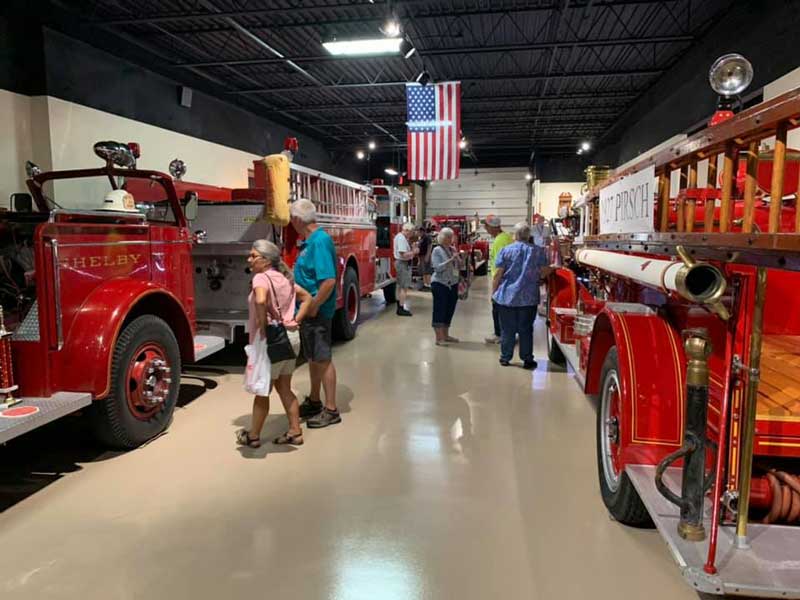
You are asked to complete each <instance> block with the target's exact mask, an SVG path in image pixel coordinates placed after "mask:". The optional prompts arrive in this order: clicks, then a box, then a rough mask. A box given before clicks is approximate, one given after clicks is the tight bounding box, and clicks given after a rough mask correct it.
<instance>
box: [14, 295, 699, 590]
mask: <svg viewBox="0 0 800 600" xmlns="http://www.w3.org/2000/svg"><path fill="white" fill-rule="evenodd" d="M484 285H485V284H484V282H483V281H481V280H479V283H478V284H477V286H476V288H475V289H473V293H472V296H471V298H470V299H469V300H468V301H466V302H463V303H460V304H459V306H458V309H457V312H456V316H455V320H454V328H453V333H454V334H455V335H457V336H459V337H460V338H461V339H462V340H463V341H462V343H461V344H459V345H457V346H453V347H450V348H441V347H437V346H435V345H434V344H433V339H432V337H433V336H432V334H431V330H430V328H429V325H430V305H431V299H430V296H429V295H426V294H422V293H415V294H414V296H413V298H412V306H413V309H414V311H415V316H414V317H413V318H411V319H407V318H405V319H404V318H399V317H396V316H395V315H394V314H393V312H391V311H388V310H385V309H384V308H383V300H382V296H381V294H380V293H378V294H376V297H375V298H373V299H370V300H367V301H365V305H364V306H365V313H367V314H366V315H365V321H364V323H363V324H362V326H361V328H360V329H359V333H358V337H357V338H356V339H355V340H354V341H352V342H349V343H347V344H343V345H341V346H338V347H337V348H336V351H335V361H336V365H337V368H338V372H339V388H338V393H339V398H340V406H341V408H342V411H343V418H344V421H343V423H342V424H341V425H337V426H335V427H331V428H329V429H325V430H314V431H307V432H306V444H305V446H303V447H301V448H298V449H291V448H286V447H282V448H279V447H275V446H273V445H271V444H265V445H264V446H262V447H261V448H260V449H258V450H250V449H240V448H237V447H236V445H235V444H234V432H235V430H236V429H237V428H239V427H240V426H242V425H244V424H245V423H246V422H247V421H248V418H249V417H248V415H249V411H250V398H249V397H248V396H247V395H246V394H245V393H244V392H243V391H242V388H241V380H242V377H241V367H240V366H239V364H240V360H239V355H238V353H232V352H228V353H227V354H223V355H221V356H218V357H211V358H210V359H208V360H207V361H206V364H204V365H203V366H202V367H198V368H191V369H189V372H188V373H187V374H186V375H185V377H184V386H183V390H182V397H181V403H182V404H183V407H182V408H180V409H179V410H178V411H177V413H176V416H175V421H174V423H173V424H172V427H171V428H170V430H169V431H168V433H167V434H166V435H164V436H162V437H160V438H158V439H156V440H154V441H153V442H151V443H150V444H148V445H147V446H145V447H143V448H141V449H139V450H136V451H134V452H129V453H127V454H112V453H103V452H102V450H100V449H98V448H96V447H95V446H93V445H92V444H91V443H88V442H85V441H84V439H85V438H84V435H83V434H84V432H83V429H82V425H81V422H80V420H79V419H66V420H64V421H62V422H59V423H56V424H54V425H53V426H50V427H48V428H46V429H45V430H43V431H38V432H34V433H32V434H29V435H28V436H25V437H23V438H20V439H18V440H15V441H14V442H12V443H11V444H9V445H8V446H7V447H5V448H2V449H0V498H2V502H3V504H2V507H3V508H4V510H3V512H2V513H0V549H1V550H2V556H1V557H0V598H3V599H4V600H12V599H18V598H19V599H22V598H24V599H26V600H39V599H42V600H44V599H49V598H58V599H78V598H80V599H86V600H89V599H95V598H96V599H102V600H109V599H139V598H142V599H149V600H152V599H160V598H175V599H183V598H186V599H189V598H191V599H214V600H216V599H220V598H289V599H292V600H304V599H309V600H311V599H336V600H356V599H358V600H360V599H362V598H363V599H365V600H395V599H396V600H413V599H421V598H426V599H427V598H430V599H437V600H438V599H454V600H455V599H465V600H466V599H470V600H472V599H474V600H485V599H490V598H504V599H509V600H516V599H525V600H529V599H538V598H542V599H556V598H557V599H573V598H574V599H586V598H613V599H615V600H618V599H628V598H631V599H633V598H636V599H638V598H645V597H646V598H647V599H648V600H660V599H669V600H676V599H680V598H694V599H695V600H696V599H697V596H696V595H695V594H694V593H693V592H691V590H690V589H689V588H688V587H687V586H686V585H685V584H684V583H683V581H682V579H681V577H680V574H679V572H678V569H677V567H676V566H675V565H674V564H673V562H672V560H671V558H670V556H669V554H668V551H667V549H666V546H665V545H664V544H663V542H662V541H661V539H660V537H659V535H658V534H657V533H655V532H654V531H642V530H635V529H630V528H626V527H623V526H621V525H619V524H617V523H614V522H612V521H611V520H610V519H609V517H608V515H607V513H606V511H605V510H604V508H603V505H602V503H601V500H600V497H599V494H598V491H597V484H596V477H597V475H596V467H595V450H594V421H595V409H594V406H593V404H592V402H591V401H590V400H588V399H586V398H585V397H584V396H583V395H581V394H580V393H579V391H578V387H577V385H576V384H575V382H574V381H573V380H572V378H571V377H570V375H569V374H567V373H565V372H564V371H563V370H562V369H560V368H557V367H555V366H553V367H551V366H550V365H548V363H547V361H546V360H544V358H545V357H544V350H543V345H544V338H543V337H542V335H543V331H542V329H541V328H539V329H538V338H537V340H536V351H537V356H538V358H539V367H538V369H537V370H536V371H535V372H533V373H531V372H528V371H524V370H523V369H521V368H502V367H500V366H499V365H498V364H497V358H498V357H497V349H496V347H489V346H485V345H484V344H483V342H482V340H483V338H484V336H485V335H486V334H487V333H488V330H489V323H490V318H489V311H488V307H487V294H486V292H485V290H484V289H483V286H484ZM295 388H296V389H297V390H298V392H305V391H306V390H307V389H308V372H307V369H306V368H305V367H304V368H302V369H300V371H298V373H297V375H296V378H295ZM273 404H274V405H273V407H272V413H273V414H272V415H271V417H270V419H269V421H268V423H267V425H266V427H265V432H264V435H263V437H264V439H267V438H270V437H272V436H274V435H276V434H278V433H280V432H282V431H283V429H284V427H285V419H284V417H283V416H282V415H281V409H280V405H279V402H277V401H275V402H274V403H273Z"/></svg>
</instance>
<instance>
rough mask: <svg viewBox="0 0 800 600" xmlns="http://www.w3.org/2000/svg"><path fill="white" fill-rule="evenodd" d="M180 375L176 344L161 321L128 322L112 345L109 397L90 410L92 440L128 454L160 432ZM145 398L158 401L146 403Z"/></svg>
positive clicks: (147, 317) (170, 410)
mask: <svg viewBox="0 0 800 600" xmlns="http://www.w3.org/2000/svg"><path fill="white" fill-rule="evenodd" d="M180 374H181V354H180V350H179V348H178V342H177V340H176V339H175V335H174V334H173V332H172V330H171V329H170V327H169V325H167V324H166V322H164V321H163V320H162V319H159V318H158V317H155V316H153V315H142V316H141V317H137V318H136V319H134V320H133V321H131V322H130V323H128V325H127V326H125V328H124V329H123V330H122V333H120V335H119V338H118V339H117V343H116V345H115V346H114V355H113V359H112V363H111V387H110V390H111V393H110V394H109V396H108V398H106V399H104V400H99V401H96V402H94V404H93V405H92V410H91V417H92V427H93V429H94V433H95V436H96V437H97V438H98V439H99V440H100V441H101V442H102V443H103V444H105V445H108V446H111V447H114V448H120V449H126V450H127V449H131V448H136V447H138V446H140V445H141V444H143V443H144V442H146V441H148V440H149V439H151V438H153V437H155V436H157V435H158V434H159V433H161V432H162V431H164V430H165V429H166V428H167V427H168V426H169V424H170V422H171V421H172V413H173V410H174V409H175V403H176V401H177V399H178V388H179V387H180ZM145 388H147V390H146V391H145ZM146 393H152V394H155V395H156V396H157V397H160V398H161V400H157V401H152V400H146V395H145V394H146Z"/></svg>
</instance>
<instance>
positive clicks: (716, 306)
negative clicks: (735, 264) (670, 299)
mask: <svg viewBox="0 0 800 600" xmlns="http://www.w3.org/2000/svg"><path fill="white" fill-rule="evenodd" d="M675 251H676V252H677V253H678V256H680V258H681V260H682V261H683V267H681V269H680V270H679V271H678V273H677V274H676V275H675V285H676V287H677V288H678V292H679V293H680V295H681V296H683V297H684V298H686V299H688V300H691V301H692V302H698V303H700V304H705V305H706V306H708V308H709V310H711V311H712V312H714V313H716V314H717V315H718V316H719V317H720V318H721V319H722V320H723V321H727V320H728V319H730V317H731V315H730V313H729V312H728V309H727V308H725V305H724V304H722V296H723V294H725V290H726V289H727V287H728V283H727V281H726V280H725V275H724V274H723V273H722V271H720V270H719V269H718V268H717V267H715V266H714V265H710V264H708V263H704V262H697V261H696V260H695V259H694V257H693V256H692V255H691V254H689V253H688V252H687V251H686V248H684V247H683V246H678V247H676V248H675Z"/></svg>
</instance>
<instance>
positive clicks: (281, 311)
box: [236, 240, 312, 448]
mask: <svg viewBox="0 0 800 600" xmlns="http://www.w3.org/2000/svg"><path fill="white" fill-rule="evenodd" d="M247 263H248V264H249V266H250V271H251V272H252V273H253V281H252V284H251V287H252V291H251V292H250V295H249V296H248V299H247V301H248V313H249V319H248V323H247V330H248V333H249V334H250V344H251V345H252V344H253V343H254V342H255V340H256V339H257V338H258V336H259V335H262V336H264V335H265V333H264V332H265V328H266V326H267V325H268V324H270V323H277V324H283V326H284V327H285V328H286V332H287V337H288V338H289V342H290V343H291V345H292V350H293V351H294V353H295V355H297V353H298V352H299V350H300V334H299V333H298V328H299V326H300V323H301V322H302V321H303V319H305V318H306V317H307V315H308V311H309V308H310V306H311V301H312V298H311V294H309V293H308V292H307V291H306V290H305V289H303V288H302V287H300V286H299V285H297V284H296V283H295V282H294V277H293V276H292V272H291V271H290V270H289V267H287V266H286V263H284V262H283V259H282V258H281V251H280V248H278V246H276V245H275V244H273V243H272V242H270V241H268V240H256V241H255V242H253V246H252V248H251V249H250V254H249V255H248V256H247ZM298 302H299V309H297V303H298ZM295 311H296V312H295ZM295 362H296V361H295V359H289V360H282V361H280V362H274V363H272V365H269V368H270V371H271V380H272V383H271V386H270V387H274V388H275V389H276V390H278V396H279V397H280V399H281V402H282V403H283V408H284V410H286V416H287V417H288V419H289V428H288V429H287V431H286V433H284V434H283V435H280V436H278V437H277V438H275V439H274V440H272V442H273V443H274V444H292V445H294V446H300V445H302V444H303V432H302V430H301V429H300V407H299V404H298V402H297V396H295V395H294V392H293V391H292V373H293V372H294V369H295ZM268 414H269V395H268V394H267V395H259V394H256V395H255V397H254V398H253V415H252V418H251V424H250V428H249V429H241V430H239V431H238V432H237V433H236V441H237V442H238V443H239V444H241V445H242V446H249V447H250V448H258V447H259V446H260V445H261V429H262V428H263V427H264V421H266V419H267V415H268Z"/></svg>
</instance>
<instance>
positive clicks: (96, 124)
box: [47, 98, 259, 208]
mask: <svg viewBox="0 0 800 600" xmlns="http://www.w3.org/2000/svg"><path fill="white" fill-rule="evenodd" d="M47 108H48V115H49V125H50V127H49V133H50V141H51V146H52V168H54V169H79V168H87V167H89V168H91V167H99V166H101V165H102V164H103V163H102V161H101V160H100V159H99V158H97V156H95V154H94V151H93V150H92V146H93V145H94V143H95V142H97V141H100V140H114V141H118V142H138V143H139V144H140V145H141V148H142V157H141V158H140V159H139V161H138V166H139V168H142V169H153V170H157V171H163V172H167V168H168V166H169V163H170V161H171V160H172V159H173V158H180V159H181V160H183V161H184V162H185V163H186V165H187V166H188V171H187V173H186V180H188V181H193V182H196V183H207V184H211V185H218V186H225V187H247V169H248V168H250V167H252V161H253V160H254V159H256V158H259V157H258V156H256V155H255V154H250V153H247V152H242V151H241V150H236V149H234V148H229V147H227V146H222V145H220V144H215V143H213V142H207V141H204V140H200V139H198V138H194V137H191V136H188V135H184V134H182V133H176V132H174V131H169V130H168V129H162V128H160V127H155V126H153V125H146V124H144V123H140V122H138V121H134V120H132V119H127V118H124V117H119V116H117V115H112V114H110V113H107V112H103V111H100V110H95V109H93V108H87V107H86V106H81V105H79V104H74V103H72V102H66V101H64V100H59V99H57V98H47ZM106 191H108V183H107V182H105V181H102V180H98V181H96V182H91V183H88V182H86V181H82V182H78V181H65V182H59V183H58V184H57V185H56V189H55V198H54V199H55V201H56V202H58V203H59V204H60V205H62V206H65V207H81V208H94V207H96V206H99V205H100V204H101V203H102V201H103V195H104V194H105V193H106Z"/></svg>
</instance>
